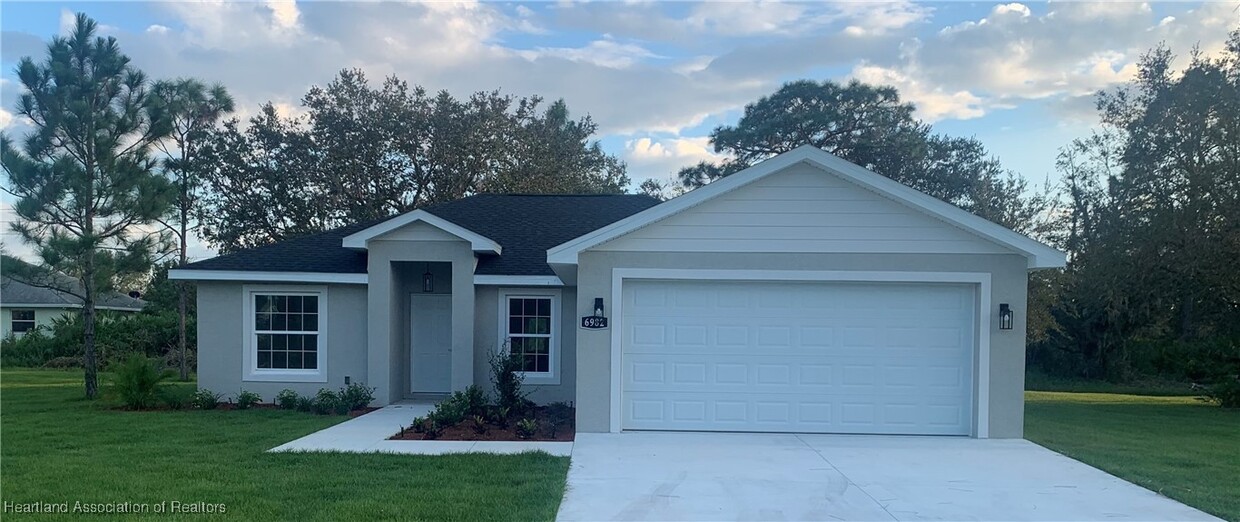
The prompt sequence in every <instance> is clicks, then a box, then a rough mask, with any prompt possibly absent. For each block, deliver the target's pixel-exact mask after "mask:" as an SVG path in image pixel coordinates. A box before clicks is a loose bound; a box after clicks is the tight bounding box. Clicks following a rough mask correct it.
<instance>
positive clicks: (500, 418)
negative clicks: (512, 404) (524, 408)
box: [487, 406, 512, 430]
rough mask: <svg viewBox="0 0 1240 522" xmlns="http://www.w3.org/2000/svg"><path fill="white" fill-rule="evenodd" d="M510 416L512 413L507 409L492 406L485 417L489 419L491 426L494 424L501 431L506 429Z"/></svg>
mask: <svg viewBox="0 0 1240 522" xmlns="http://www.w3.org/2000/svg"><path fill="white" fill-rule="evenodd" d="M511 415H512V411H510V410H509V409H508V408H501V407H499V406H492V407H491V408H490V409H488V411H487V416H488V417H490V420H491V424H494V425H495V426H497V427H499V429H501V430H506V429H508V418H509V417H510V416H511Z"/></svg>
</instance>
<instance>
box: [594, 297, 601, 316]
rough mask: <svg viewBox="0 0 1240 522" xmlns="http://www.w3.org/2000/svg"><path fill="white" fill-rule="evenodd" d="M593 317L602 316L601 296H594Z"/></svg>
mask: <svg viewBox="0 0 1240 522" xmlns="http://www.w3.org/2000/svg"><path fill="white" fill-rule="evenodd" d="M594 317H603V298H602V297H595V298H594Z"/></svg>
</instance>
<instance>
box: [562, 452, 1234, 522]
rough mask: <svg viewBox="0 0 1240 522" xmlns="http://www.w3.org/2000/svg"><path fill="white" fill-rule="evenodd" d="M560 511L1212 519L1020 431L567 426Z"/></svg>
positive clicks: (600, 515) (628, 515) (734, 516)
mask: <svg viewBox="0 0 1240 522" xmlns="http://www.w3.org/2000/svg"><path fill="white" fill-rule="evenodd" d="M558 518H559V520H1055V521H1067V520H1218V519H1216V518H1214V517H1211V516H1210V515H1207V514H1206V513H1203V512H1201V511H1198V510H1196V509H1193V508H1190V507H1188V506H1185V505H1184V504H1181V503H1179V502H1176V501H1174V500H1171V499H1168V498H1166V497H1163V496H1160V495H1158V494H1156V493H1153V492H1151V491H1149V490H1147V489H1144V488H1141V487H1138V486H1136V485H1133V484H1131V483H1128V482H1125V481H1123V480H1120V479H1118V478H1115V477H1114V476H1111V475H1108V474H1106V473H1104V472H1102V471H1099V470H1098V469H1095V468H1093V467H1090V466H1086V465H1084V464H1081V463H1080V462H1077V461H1075V460H1072V459H1069V458H1067V457H1064V456H1062V455H1059V454H1058V453H1055V452H1053V451H1050V450H1048V449H1045V448H1043V447H1041V446H1038V445H1036V444H1033V443H1031V442H1028V441H1024V440H976V439H966V438H952V437H890V436H856V435H793V434H748V433H744V434H743V433H735V434H733V433H654V432H647V433H618V434H591V433H579V434H577V441H576V444H575V445H574V447H573V461H572V468H571V470H570V471H569V474H568V492H567V493H566V494H565V497H564V502H563V503H562V504H561V505H560V513H559V517H558Z"/></svg>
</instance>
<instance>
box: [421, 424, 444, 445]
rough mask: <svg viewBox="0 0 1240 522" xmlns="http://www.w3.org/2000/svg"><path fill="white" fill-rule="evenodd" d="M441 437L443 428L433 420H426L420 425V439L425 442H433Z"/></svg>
mask: <svg viewBox="0 0 1240 522" xmlns="http://www.w3.org/2000/svg"><path fill="white" fill-rule="evenodd" d="M441 435H443V426H442V425H441V424H439V423H437V422H435V421H434V420H431V419H427V420H426V422H424V423H422V437H423V438H425V439H427V440H435V439H438V438H439V437H440V436H441Z"/></svg>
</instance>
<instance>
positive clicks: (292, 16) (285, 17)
mask: <svg viewBox="0 0 1240 522" xmlns="http://www.w3.org/2000/svg"><path fill="white" fill-rule="evenodd" d="M267 8H268V9H271V16H272V21H273V22H275V27H276V28H277V29H280V30H286V31H287V30H294V29H296V28H297V21H298V19H299V18H301V11H300V10H299V9H297V2H296V0H267Z"/></svg>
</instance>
